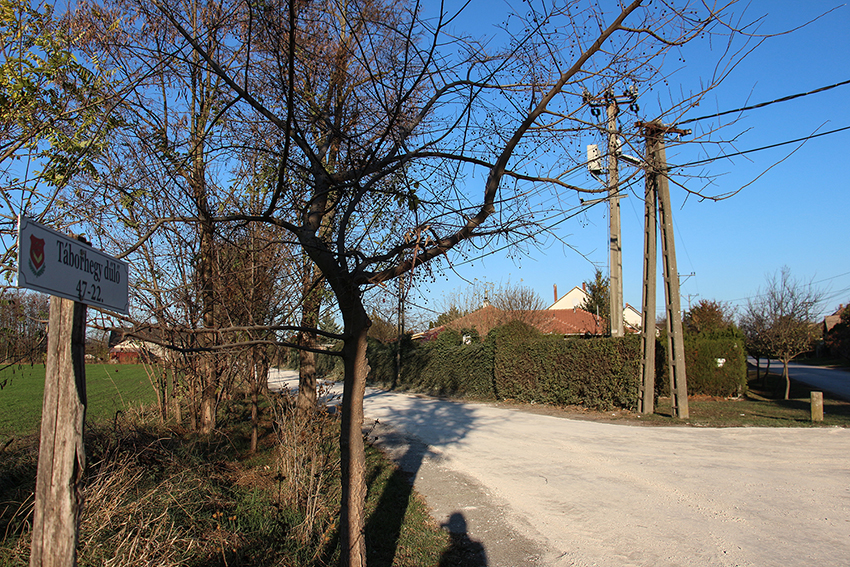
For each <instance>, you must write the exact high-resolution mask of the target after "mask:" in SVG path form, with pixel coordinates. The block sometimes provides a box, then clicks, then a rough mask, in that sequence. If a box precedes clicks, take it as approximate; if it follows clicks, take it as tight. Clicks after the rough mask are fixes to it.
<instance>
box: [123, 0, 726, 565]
mask: <svg viewBox="0 0 850 567" xmlns="http://www.w3.org/2000/svg"><path fill="white" fill-rule="evenodd" d="M644 3H645V2H643V1H642V0H633V1H632V2H630V3H628V4H623V5H620V7H619V8H617V9H616V10H614V11H613V12H611V11H608V10H607V8H605V7H603V6H601V5H597V4H596V3H593V2H591V3H589V4H588V5H587V6H586V7H583V8H582V9H581V10H579V9H578V8H576V6H575V5H574V4H573V3H555V4H550V3H544V4H543V5H542V6H541V7H535V6H532V5H527V4H525V5H523V11H522V12H511V13H509V14H506V15H507V16H509V17H508V19H507V21H506V24H505V32H506V36H509V37H510V38H511V39H510V40H509V41H508V43H507V44H506V45H505V46H503V47H502V48H499V49H491V48H490V46H489V45H486V44H482V43H481V42H478V41H475V40H473V39H470V38H468V37H465V36H463V34H460V33H458V32H457V31H456V30H453V29H450V26H452V25H454V24H453V22H454V21H456V20H455V16H456V14H452V13H447V12H445V11H441V12H439V13H437V14H435V15H430V16H429V17H426V16H424V15H423V13H422V7H421V6H420V5H419V4H416V3H407V2H389V1H387V0H364V1H361V2H354V1H342V2H339V1H336V0H318V1H316V2H310V3H304V2H297V1H295V0H289V1H283V0H281V1H271V2H265V3H262V4H261V5H257V4H254V3H242V2H238V1H234V2H232V3H225V2H221V3H209V4H206V5H205V6H204V7H203V8H202V9H198V7H197V6H196V5H188V4H186V5H182V4H178V3H172V4H166V3H161V2H155V3H154V4H153V6H151V5H147V4H145V3H143V2H141V3H140V4H139V6H140V8H139V10H138V11H137V12H136V13H138V14H142V15H143V16H144V17H145V18H147V19H148V24H147V26H148V27H145V26H143V25H141V24H140V25H139V28H138V30H134V33H136V34H140V33H141V30H145V31H146V32H148V35H147V36H144V37H141V36H139V35H136V36H135V37H132V38H130V40H129V41H128V42H127V45H128V46H130V45H131V44H132V43H133V42H139V43H140V44H141V45H142V46H143V47H139V49H138V51H133V53H156V54H157V57H158V58H157V59H156V60H155V61H153V60H151V61H150V62H145V64H144V65H142V67H143V68H144V69H145V70H146V72H147V71H150V72H151V75H150V76H159V75H160V74H162V75H164V74H168V73H173V70H174V69H180V68H183V69H185V70H188V73H189V74H188V75H186V76H188V77H189V79H190V80H189V81H188V82H187V83H186V84H185V85H182V86H181V88H182V90H181V89H178V90H177V91H176V92H175V93H172V94H170V95H168V96H163V97H161V99H160V100H157V103H156V105H155V108H156V112H151V113H150V116H148V117H147V119H148V121H149V123H150V125H151V126H150V127H151V132H152V133H153V134H155V135H154V136H153V137H152V138H151V140H153V141H155V142H156V144H159V145H158V146H155V147H156V148H159V149H160V150H159V151H160V154H161V155H164V156H165V157H167V159H166V160H164V162H163V163H161V164H158V165H157V168H156V169H155V171H154V172H153V173H154V175H153V179H155V180H162V181H159V182H160V183H161V184H162V185H161V188H160V189H159V192H166V193H167V192H169V191H171V185H170V184H172V183H174V184H176V188H177V190H178V191H180V192H181V195H182V197H183V198H182V200H180V199H177V200H174V201H173V202H172V203H171V205H170V207H171V208H168V207H163V208H162V209H161V212H160V213H159V214H151V213H153V212H154V211H157V209H156V206H157V205H158V203H152V202H148V203H147V211H148V212H146V216H145V219H146V222H144V223H141V222H139V220H138V219H135V218H133V217H132V216H127V217H126V218H127V219H128V220H129V222H130V223H131V224H130V226H132V227H134V228H135V229H136V230H135V233H133V231H130V233H132V236H133V238H135V239H136V240H138V241H140V242H146V241H152V242H156V239H157V238H159V234H160V233H166V234H170V235H171V238H173V239H175V240H178V239H180V238H182V239H184V240H185V243H182V245H183V246H184V248H187V249H191V251H192V252H193V256H192V257H194V258H196V261H195V263H194V264H193V265H192V266H191V267H190V268H177V269H175V273H176V272H177V271H178V270H184V271H185V272H187V273H189V274H190V276H191V277H190V278H189V281H191V282H192V283H193V285H194V286H195V287H194V293H195V294H196V295H194V296H193V297H197V300H195V299H192V300H190V301H187V302H186V305H187V306H190V307H191V309H190V308H189V307H187V309H186V310H187V312H191V313H192V314H193V315H194V318H190V320H191V321H192V322H193V323H194V324H196V325H197V326H198V327H199V328H197V329H192V330H193V331H201V333H196V334H195V335H194V336H198V337H201V336H205V335H204V334H203V333H204V332H206V333H211V334H212V335H213V336H215V337H219V336H221V333H220V331H219V329H217V328H216V327H215V325H216V322H217V320H218V318H217V315H216V314H217V313H218V312H219V311H218V309H219V306H218V305H217V304H216V302H215V297H214V292H213V290H214V288H213V286H212V285H211V282H213V281H214V280H215V279H216V274H215V273H213V272H212V270H214V269H215V264H213V263H212V262H208V261H207V260H206V259H207V258H210V257H213V256H214V252H215V247H216V241H215V238H216V236H217V235H218V234H220V233H221V231H222V230H223V229H222V227H224V226H229V225H234V224H235V225H239V224H245V223H249V224H250V223H263V224H267V225H271V226H274V227H276V228H278V229H280V230H281V231H282V232H283V233H286V234H287V235H288V236H287V238H286V239H287V241H288V242H289V243H291V244H295V245H297V246H298V247H299V248H300V250H301V252H303V254H305V255H306V256H307V257H309V259H310V260H311V261H312V262H313V264H314V265H315V266H316V268H318V270H319V271H320V272H321V277H322V278H324V280H325V281H326V282H327V285H328V286H329V288H330V289H331V290H332V293H333V295H334V297H335V300H336V303H337V306H338V307H339V310H340V312H341V314H342V318H343V322H344V332H343V337H342V339H343V348H342V351H341V353H340V354H341V356H342V357H343V361H344V367H345V381H344V397H343V402H342V425H341V433H340V450H341V473H342V510H341V517H340V545H341V547H342V553H341V563H342V564H343V565H364V564H365V562H366V553H365V540H364V532H363V530H364V525H365V518H364V501H365V495H366V486H365V456H364V446H363V436H362V431H361V426H362V423H363V405H362V403H363V395H364V389H365V380H366V371H367V364H366V359H365V353H366V337H367V333H368V329H369V326H370V319H369V316H368V312H367V310H366V307H365V304H364V300H363V294H364V292H365V291H366V290H368V289H370V288H371V287H374V286H377V285H383V284H385V282H387V281H389V280H392V279H394V278H397V277H399V276H402V275H406V274H410V273H422V272H426V273H427V272H428V271H429V270H433V269H436V268H435V264H437V265H439V263H440V262H441V261H444V262H446V263H448V262H449V261H450V257H449V256H448V255H449V254H452V255H453V254H454V253H456V252H460V253H463V252H465V251H466V250H468V249H467V248H465V247H466V246H467V244H468V243H470V242H472V241H474V242H475V246H477V247H478V249H479V250H480V249H485V250H487V249H491V248H492V247H495V246H497V245H498V246H502V245H505V244H506V243H508V244H509V243H512V242H515V241H517V240H518V239H527V238H533V237H534V236H535V235H537V234H541V233H542V232H544V231H545V227H546V226H547V225H548V222H549V221H550V220H551V218H550V217H549V216H548V215H549V213H548V208H547V207H546V206H545V205H544V204H543V202H544V200H543V197H544V196H546V195H547V194H549V193H553V192H558V191H561V192H562V191H564V190H565V189H566V190H576V191H581V190H582V189H581V188H579V187H575V186H573V185H571V184H570V183H568V182H567V181H566V179H567V178H568V175H569V174H571V173H572V172H574V171H577V170H579V169H582V168H583V167H584V157H583V152H576V151H575V148H573V147H571V144H572V143H573V142H574V141H576V139H577V137H578V136H579V135H580V133H581V132H582V131H596V129H597V128H598V125H596V124H591V123H587V122H586V121H584V120H582V119H581V116H582V113H583V112H584V110H585V105H586V99H585V97H583V96H582V91H583V90H585V89H586V90H593V91H599V90H600V89H614V88H617V89H622V88H628V87H630V86H631V85H632V84H633V83H635V82H645V83H646V84H648V85H651V84H653V83H654V82H655V81H660V80H662V79H660V78H659V77H660V76H662V74H659V73H658V68H659V67H660V65H661V63H662V60H663V57H664V55H665V54H666V53H667V52H668V51H670V50H671V49H675V48H677V47H678V46H680V45H683V44H684V43H686V42H688V41H690V40H692V39H694V38H697V37H699V36H701V35H702V34H707V33H711V31H712V29H713V27H714V26H721V29H722V30H723V32H724V34H726V33H728V32H729V30H730V29H733V28H731V26H729V25H728V22H724V21H723V17H724V14H723V12H722V11H718V10H715V9H713V8H711V7H706V5H705V4H704V3H701V2H695V3H694V5H686V4H687V3H683V5H681V6H677V7H671V6H669V5H667V4H666V3H661V4H660V5H654V4H653V5H649V3H648V2H646V4H647V5H646V6H644ZM724 9H725V7H724ZM155 14H161V17H159V16H157V15H155ZM112 21H114V19H113V18H109V22H110V25H111V23H112ZM122 25H123V24H122ZM119 28H120V26H119ZM151 30H152V31H153V32H155V33H153V35H151V33H150V31H151ZM107 31H108V30H107ZM119 35H120V34H119ZM149 37H155V38H158V39H157V41H159V42H160V43H159V44H158V45H156V46H152V45H151V44H150V43H149V42H148V38H149ZM148 50H149V51H148ZM123 68H132V66H127V65H124V67H123ZM169 77H170V80H173V81H179V80H183V79H181V78H180V77H182V75H177V74H173V75H169ZM170 85H171V83H170V82H167V81H164V80H162V81H160V82H158V83H155V84H154V85H153V86H145V87H143V88H141V89H139V90H138V91H137V96H138V97H139V99H140V100H141V99H142V98H145V97H147V96H149V95H150V93H151V89H153V88H166V87H169V86H170ZM185 93H193V94H192V96H190V97H188V98H185ZM177 94H179V95H181V96H183V97H184V98H181V99H180V100H181V105H180V106H179V110H185V111H186V112H185V115H184V118H183V119H182V121H172V120H169V121H168V124H167V126H168V128H165V126H166V124H165V123H164V122H163V121H162V120H158V119H157V114H162V115H163V116H165V115H170V113H171V112H172V110H173V108H172V106H170V103H171V102H173V97H174V96H176V95H177ZM700 96H701V94H700V95H695V96H694V97H693V98H691V99H690V101H691V103H694V102H696V101H697V100H698V99H699V97H700ZM166 106H168V107H167V108H166ZM685 106H687V105H685ZM682 108H683V107H679V110H682ZM227 123H229V124H234V126H233V127H230V128H227V129H225V128H224V126H223V125H224V124H227ZM237 123H238V125H239V126H238V127H236V124H237ZM174 125H181V126H183V127H185V126H187V125H188V126H190V127H189V128H185V129H184V130H183V134H182V137H181V138H180V140H179V143H177V142H178V141H177V140H176V139H175V138H174V136H173V135H164V134H163V132H165V133H168V132H173V126H174ZM137 138H138V141H139V142H144V141H145V139H143V138H142V136H140V135H137ZM225 141H230V142H234V143H233V144H228V143H225ZM236 142H238V145H241V146H244V147H249V148H250V152H244V153H250V154H251V155H262V156H264V157H265V158H267V159H268V161H269V162H273V163H275V164H276V165H275V167H273V168H272V171H271V173H272V175H270V176H267V177H264V179H267V180H268V185H267V186H265V190H264V191H263V192H262V199H261V201H262V206H250V207H249V206H246V204H245V201H244V200H243V199H241V198H240V190H241V189H242V188H243V187H244V185H245V183H243V182H234V183H231V184H229V185H228V184H226V183H223V182H222V180H223V179H226V178H228V175H227V174H229V173H232V172H233V171H235V169H236V168H234V166H233V163H232V161H231V160H235V161H237V162H239V160H241V159H244V155H243V154H244V153H243V152H241V151H235V149H234V146H236V145H237V144H236ZM175 149H180V156H179V159H178V160H177V161H174V158H173V157H172V154H173V152H174V150H175ZM131 157H132V156H131ZM126 163H133V161H132V160H130V161H129V162H124V165H126ZM151 163H153V162H151ZM116 165H118V164H117V163H116ZM177 165H179V167H177ZM126 171H127V170H126V169H125V170H124V175H123V177H121V176H120V175H119V178H121V179H122V182H121V183H120V184H119V183H116V187H113V188H107V189H109V190H110V191H111V193H110V194H111V195H113V197H112V199H113V200H114V199H115V197H114V196H115V194H116V193H118V194H120V195H124V196H127V195H129V196H130V197H131V198H132V199H131V202H132V203H134V204H135V203H136V201H137V200H142V199H144V198H147V199H150V197H148V194H147V193H145V192H142V194H141V195H137V194H136V191H137V189H139V187H138V183H139V182H140V180H141V177H140V179H139V180H136V182H135V184H134V183H131V182H128V181H132V180H127V173H126ZM213 171H215V172H217V173H218V175H213V174H212V173H213ZM163 172H165V173H163ZM116 173H121V172H119V171H116ZM478 179H482V180H483V181H477V180H478ZM627 181H628V178H627V177H624V178H622V179H621V183H625V182H627ZM166 182H167V183H166ZM148 183H150V181H148ZM602 190H603V189H598V190H594V191H602ZM149 193H150V195H154V194H156V192H154V191H149ZM113 202H114V201H113ZM134 206H135V205H134ZM172 209H174V210H172ZM128 240H129V238H128ZM162 242H163V241H160V243H162ZM138 246H142V244H136V243H133V244H130V245H129V248H131V249H133V250H139V248H138ZM134 247H135V248H134ZM172 257H173V256H172ZM156 264H157V262H155V261H152V262H151V266H152V269H154V268H155V267H156ZM152 273H153V272H152ZM297 281H299V282H302V281H304V280H301V279H299V280H297ZM162 307H163V306H162V305H156V308H157V309H160V310H161V309H162ZM159 312H160V311H157V312H156V313H159ZM310 324H311V323H310ZM302 330H303V331H308V332H309V330H308V329H302ZM213 331H215V332H213ZM198 343H199V344H198V346H199V347H200V348H201V349H203V350H206V351H212V350H216V349H219V348H220V347H222V346H224V345H221V344H219V343H217V342H216V340H213V338H212V337H209V338H207V339H205V340H204V341H200V340H199V341H198ZM303 347H304V345H302V348H303ZM202 375H203V376H204V380H203V382H202V386H203V389H204V396H206V394H207V392H206V390H207V389H208V388H213V387H214V386H215V384H216V383H217V382H216V380H213V379H212V378H213V377H214V376H215V370H214V369H213V370H211V371H209V372H207V371H205V372H203V373H202ZM207 378H210V379H209V380H208V379H207ZM202 399H203V398H202ZM208 399H209V398H208ZM204 403H205V404H206V402H204ZM207 406H208V404H207V405H203V406H202V410H203V411H202V412H201V413H202V416H203V418H204V419H207V418H208V410H209V409H210V408H208V407H207Z"/></svg>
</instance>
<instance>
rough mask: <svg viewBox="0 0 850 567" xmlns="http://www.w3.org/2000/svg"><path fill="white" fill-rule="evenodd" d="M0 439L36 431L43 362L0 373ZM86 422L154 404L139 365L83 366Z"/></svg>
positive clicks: (42, 380)
mask: <svg viewBox="0 0 850 567" xmlns="http://www.w3.org/2000/svg"><path fill="white" fill-rule="evenodd" d="M0 385H2V386H3V387H2V389H0V439H2V438H3V437H9V436H15V435H27V434H30V433H34V432H36V431H38V428H39V424H40V422H41V403H42V399H43V396H44V365H43V364H35V365H17V366H12V367H9V368H6V369H5V370H3V371H2V372H0ZM86 393H87V397H88V408H87V410H86V421H87V422H91V421H96V422H97V421H105V420H108V419H113V418H114V417H115V414H116V412H118V411H126V410H127V409H128V408H129V407H131V406H136V407H137V406H139V405H147V404H152V403H156V396H155V394H154V391H153V388H152V387H151V384H150V382H149V381H148V376H147V373H146V372H145V368H144V366H142V365H141V364H122V365H119V364H88V365H86Z"/></svg>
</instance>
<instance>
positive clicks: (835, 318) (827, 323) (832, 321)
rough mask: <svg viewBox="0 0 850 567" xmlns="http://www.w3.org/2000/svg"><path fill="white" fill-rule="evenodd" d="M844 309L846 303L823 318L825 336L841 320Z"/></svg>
mask: <svg viewBox="0 0 850 567" xmlns="http://www.w3.org/2000/svg"><path fill="white" fill-rule="evenodd" d="M842 311H844V305H839V306H838V310H837V311H836V312H835V313H833V314H832V315H827V316H826V317H824V318H823V334H824V336H825V335H826V334H827V333H828V332H830V331H831V330H832V328H833V327H834V326H836V325H837V324H839V323H840V322H841V312H842Z"/></svg>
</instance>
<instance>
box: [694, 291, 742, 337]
mask: <svg viewBox="0 0 850 567" xmlns="http://www.w3.org/2000/svg"><path fill="white" fill-rule="evenodd" d="M734 324H735V320H734V313H733V312H732V309H731V308H730V307H729V305H728V304H725V303H723V302H721V301H714V300H709V299H700V300H699V302H698V303H697V304H696V305H695V306H694V307H692V308H691V309H690V310H688V312H687V313H685V317H684V318H683V320H682V326H683V327H684V330H685V332H686V333H691V334H697V333H711V332H714V331H722V330H724V329H728V328H729V327H731V326H733V325H734Z"/></svg>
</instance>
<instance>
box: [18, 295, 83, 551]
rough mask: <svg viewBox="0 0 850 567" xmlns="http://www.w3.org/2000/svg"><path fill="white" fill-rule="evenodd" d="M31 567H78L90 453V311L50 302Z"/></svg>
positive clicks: (59, 301)
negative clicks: (85, 435) (85, 433)
mask: <svg viewBox="0 0 850 567" xmlns="http://www.w3.org/2000/svg"><path fill="white" fill-rule="evenodd" d="M48 328H49V333H48V338H47V365H46V376H45V381H44V402H43V407H42V415H41V444H40V445H39V450H38V474H37V476H36V485H35V486H36V488H35V510H34V512H33V528H32V551H31V552H30V566H31V567H71V566H75V565H76V564H77V540H78V535H79V532H78V529H79V521H80V515H81V513H82V507H83V492H82V490H83V486H82V482H83V473H84V471H85V466H86V452H85V447H84V445H83V426H84V424H85V418H86V370H85V348H86V346H85V342H86V306H85V305H84V304H82V303H79V302H76V301H72V300H70V299H63V298H61V297H56V296H53V297H51V298H50V318H49V322H48Z"/></svg>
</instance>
